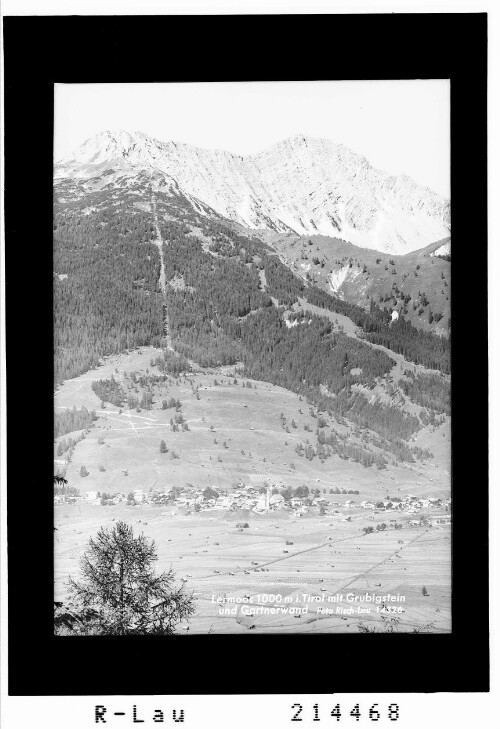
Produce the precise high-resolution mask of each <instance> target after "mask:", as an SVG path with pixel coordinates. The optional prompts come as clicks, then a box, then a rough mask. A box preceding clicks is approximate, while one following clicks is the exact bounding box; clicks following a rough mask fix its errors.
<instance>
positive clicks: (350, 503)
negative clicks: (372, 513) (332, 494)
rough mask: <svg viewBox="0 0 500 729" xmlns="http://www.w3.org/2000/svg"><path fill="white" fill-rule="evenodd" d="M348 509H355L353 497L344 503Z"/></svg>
mask: <svg viewBox="0 0 500 729" xmlns="http://www.w3.org/2000/svg"><path fill="white" fill-rule="evenodd" d="M344 506H345V508H346V509H353V508H354V501H353V500H352V499H347V501H346V502H345V504H344Z"/></svg>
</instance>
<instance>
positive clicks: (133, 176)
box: [53, 80, 453, 640]
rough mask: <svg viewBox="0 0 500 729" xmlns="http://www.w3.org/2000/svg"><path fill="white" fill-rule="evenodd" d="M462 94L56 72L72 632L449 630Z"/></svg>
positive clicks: (60, 547) (60, 517)
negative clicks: (137, 80)
mask: <svg viewBox="0 0 500 729" xmlns="http://www.w3.org/2000/svg"><path fill="white" fill-rule="evenodd" d="M449 94H450V85H449V82H448V81H446V80H422V81H417V80H405V81H353V82H348V81H332V82H312V81H311V82H293V81H290V82H262V83H216V84H213V83H212V84H204V83H192V84H161V83H159V84H97V85H96V84H82V85H74V84H67V85H66V84H59V85H57V86H56V88H55V110H54V239H53V241H54V251H53V261H54V351H55V355H54V356H55V366H54V377H55V398H54V403H55V421H54V422H55V430H54V514H55V517H54V524H55V531H54V560H55V561H54V565H55V596H54V599H55V606H56V609H55V618H54V619H55V622H54V629H55V632H56V634H58V635H125V636H126V635H147V634H153V635H168V634H171V633H174V632H175V633H181V634H184V635H186V636H188V637H189V636H190V635H193V634H199V633H205V634H211V635H213V636H216V635H218V634H221V633H232V634H233V633H247V632H249V631H253V632H255V633H310V632H319V633H379V632H382V633H383V632H388V633H392V632H403V633H421V632H422V633H447V632H450V631H451V626H452V620H451V601H450V596H451V588H452V583H451V528H452V524H451V521H452V518H451V517H452V503H451V479H450V470H451V451H450V435H451V402H450V384H451V383H450V346H449V341H450V327H451V318H450V312H451V299H452V290H453V283H452V279H451V255H452V253H451V247H452V233H451V218H450V155H449V148H450V135H449V127H450V114H449ZM339 110H342V113H341V115H340V114H339ZM214 640H215V638H214Z"/></svg>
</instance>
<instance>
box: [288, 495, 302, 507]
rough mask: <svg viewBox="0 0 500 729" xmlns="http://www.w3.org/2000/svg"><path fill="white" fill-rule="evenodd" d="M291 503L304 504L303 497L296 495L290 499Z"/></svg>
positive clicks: (293, 504)
mask: <svg viewBox="0 0 500 729" xmlns="http://www.w3.org/2000/svg"><path fill="white" fill-rule="evenodd" d="M290 503H291V505H292V506H294V507H296V506H302V499H299V498H298V497H297V496H294V497H293V498H292V499H290Z"/></svg>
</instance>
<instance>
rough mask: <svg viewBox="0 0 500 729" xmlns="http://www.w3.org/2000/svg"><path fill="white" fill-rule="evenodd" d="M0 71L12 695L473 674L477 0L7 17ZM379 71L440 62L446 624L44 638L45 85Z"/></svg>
mask: <svg viewBox="0 0 500 729" xmlns="http://www.w3.org/2000/svg"><path fill="white" fill-rule="evenodd" d="M167 51H168V53H167ZM169 59H170V60H169ZM172 59H173V60H172ZM4 71H5V138H4V139H5V146H4V148H5V181H6V190H5V234H6V249H5V261H6V275H5V281H6V287H5V288H6V344H7V353H6V356H7V427H8V429H7V456H8V462H7V473H8V516H7V518H8V583H9V597H8V607H9V616H8V619H9V633H8V635H9V679H8V680H9V684H8V685H9V694H11V695H85V694H87V695H88V694H101V695H110V694H123V695H127V694H131V695H141V694H144V695H149V694H220V693H224V694H238V693H240V694H242V693H243V694H252V693H253V694H255V693H261V694H270V693H272V694H275V693H287V694H290V693H293V692H300V693H310V694H315V693H332V692H387V691H390V692H436V691H446V692H450V691H451V692H454V691H474V692H475V691H488V690H489V627H488V508H487V504H488V423H487V413H488V405H487V403H488V386H487V382H488V351H487V321H488V320H487V313H488V312H487V182H486V166H487V140H486V106H487V94H486V89H487V85H486V84H487V15H486V13H463V14H459V13H457V14H455V13H444V14H425V13H422V14H400V15H398V14H377V15H370V14H367V15H287V16H280V15H264V16H263V15H260V16H259V15H246V16H242V15H240V16H238V15H234V16H95V17H78V16H66V17H63V16H52V17H33V16H32V17H4ZM392 78H398V79H405V78H410V79H411V78H420V79H422V78H449V79H451V112H452V114H451V140H452V163H451V172H452V225H453V248H454V254H453V255H454V257H453V263H452V294H453V302H452V303H453V306H452V352H453V387H452V395H453V432H452V448H453V502H454V503H453V518H454V527H453V631H452V633H451V634H450V635H396V634H393V635H387V634H384V635H380V634H378V635H328V634H318V635H294V636H287V635H269V636H267V635H252V636H251V637H250V638H247V637H246V636H240V635H234V636H232V635H231V636H227V635H220V636H191V637H189V638H187V637H185V636H184V637H182V642H179V641H180V640H181V637H178V636H173V637H171V638H166V639H154V638H128V639H126V640H123V639H120V638H112V637H102V638H61V637H55V636H53V634H52V621H53V608H52V601H53V598H52V575H53V531H52V527H53V503H52V487H51V486H50V484H51V481H52V468H53V463H52V443H53V440H52V438H53V434H52V411H53V387H52V383H53V378H52V374H53V364H52V360H53V347H52V285H51V282H52V257H51V252H52V164H53V162H52V137H53V84H54V83H57V82H59V83H64V82H66V83H85V82H119V81H121V82H132V81H135V82H141V81H148V82H155V81H158V82H160V81H161V82H168V81H170V82H173V81H178V82H180V81H182V82H189V81H215V80H217V81H224V80H226V81H233V80H239V81H248V80H319V79H325V80H329V79H345V80H349V79H367V80H368V79H392ZM204 113H206V114H209V110H205V112H204ZM472 272H473V277H474V279H473V282H471V280H470V276H471V273H472ZM37 383H42V384H39V385H37ZM28 418H29V420H30V421H31V422H32V423H34V422H36V423H37V427H36V428H34V429H31V430H27V428H26V423H27V419H28ZM471 497H472V498H473V499H474V502H475V503H476V504H479V508H478V509H477V510H475V513H474V514H473V515H472V514H471V509H470V498H471ZM476 512H477V513H476ZM471 572H472V574H473V575H474V579H471ZM476 606H478V607H477V608H476ZM476 609H477V612H474V611H475V610H476ZM164 641H165V642H164ZM167 641H168V642H167ZM213 656H216V660H217V665H218V666H220V667H221V668H222V671H218V672H214V671H213V670H211V664H212V661H213V658H212V657H213ZM273 667H276V668H277V669H278V671H273V670H272V669H273ZM283 668H285V669H286V670H285V671H284V670H283ZM238 669H239V670H238ZM221 675H222V676H223V678H221Z"/></svg>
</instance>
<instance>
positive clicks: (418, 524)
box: [408, 519, 420, 527]
mask: <svg viewBox="0 0 500 729" xmlns="http://www.w3.org/2000/svg"><path fill="white" fill-rule="evenodd" d="M408 524H409V525H410V526H411V527H417V526H420V522H419V521H418V519H410V521H409V522H408Z"/></svg>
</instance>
